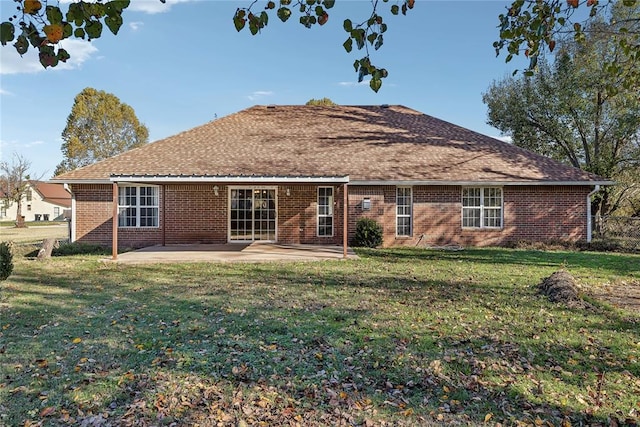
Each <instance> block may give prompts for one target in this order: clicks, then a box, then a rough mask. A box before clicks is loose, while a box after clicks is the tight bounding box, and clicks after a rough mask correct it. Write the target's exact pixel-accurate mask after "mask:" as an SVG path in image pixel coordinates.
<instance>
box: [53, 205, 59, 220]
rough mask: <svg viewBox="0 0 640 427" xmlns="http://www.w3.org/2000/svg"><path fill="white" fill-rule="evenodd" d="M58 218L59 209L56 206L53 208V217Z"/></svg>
mask: <svg viewBox="0 0 640 427" xmlns="http://www.w3.org/2000/svg"><path fill="white" fill-rule="evenodd" d="M59 216H60V208H59V207H58V206H54V207H53V217H54V218H58V217H59Z"/></svg>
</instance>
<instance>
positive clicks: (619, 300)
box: [589, 281, 640, 314]
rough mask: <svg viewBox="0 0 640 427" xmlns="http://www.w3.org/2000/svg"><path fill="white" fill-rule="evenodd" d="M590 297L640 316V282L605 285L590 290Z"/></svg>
mask: <svg viewBox="0 0 640 427" xmlns="http://www.w3.org/2000/svg"><path fill="white" fill-rule="evenodd" d="M589 295H590V296H592V297H594V298H597V299H599V300H603V301H605V302H608V303H609V304H611V305H614V306H616V307H619V308H623V309H625V310H629V311H631V312H635V313H636V314H640V281H622V282H618V283H605V284H602V285H599V286H595V287H593V288H589Z"/></svg>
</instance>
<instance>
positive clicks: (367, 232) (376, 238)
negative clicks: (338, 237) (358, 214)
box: [353, 218, 382, 248]
mask: <svg viewBox="0 0 640 427" xmlns="http://www.w3.org/2000/svg"><path fill="white" fill-rule="evenodd" d="M381 244H382V226H381V225H380V224H378V223H377V222H376V221H375V220H373V219H370V218H360V219H359V220H358V223H357V224H356V235H355V237H354V238H353V246H359V247H365V248H375V247H377V246H380V245H381Z"/></svg>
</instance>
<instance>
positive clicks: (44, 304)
mask: <svg viewBox="0 0 640 427" xmlns="http://www.w3.org/2000/svg"><path fill="white" fill-rule="evenodd" d="M359 255H360V256H361V258H360V259H359V260H349V261H333V262H312V263H264V264H205V263H200V264H181V265H146V266H119V265H114V264H103V263H101V262H100V261H99V259H100V257H98V256H68V257H58V258H54V259H52V260H50V261H47V262H38V261H31V260H26V259H24V258H22V259H17V260H16V268H15V270H14V274H13V275H12V276H11V277H10V278H9V279H8V280H7V281H4V282H0V323H1V332H0V360H2V363H0V375H1V377H0V417H1V418H0V425H40V424H39V423H41V424H42V425H101V426H103V425H171V424H172V423H176V424H174V425H204V426H208V425H217V424H219V425H238V426H240V425H274V424H275V425H282V424H285V425H289V424H291V425H340V424H342V425H390V424H391V425H416V424H420V425H425V424H428V423H431V422H434V423H450V424H454V423H458V424H464V425H467V424H481V423H485V422H486V424H487V425H497V423H501V424H502V425H518V424H520V423H522V425H526V424H530V425H583V424H588V423H603V424H606V425H610V424H609V423H610V422H612V420H615V421H616V422H620V423H624V422H627V423H631V422H637V420H638V412H639V411H640V365H639V353H640V332H639V331H640V313H638V312H636V311H630V310H628V311H624V310H620V309H617V308H614V307H613V306H610V305H608V304H606V303H602V302H600V301H599V300H597V299H593V298H588V300H589V302H590V303H591V308H588V309H575V308H574V309H570V308H566V307H563V306H561V305H557V304H552V303H550V302H548V301H547V300H546V299H545V298H544V297H543V296H541V295H538V294H537V293H536V289H535V285H536V284H537V283H538V282H540V280H541V279H542V278H543V277H546V276H549V275H550V274H551V273H552V272H554V271H556V270H558V269H560V268H565V269H566V270H568V271H569V272H570V273H571V274H573V275H574V276H575V277H576V278H577V280H578V281H579V283H580V284H581V285H582V286H584V287H585V289H586V291H587V292H590V291H589V289H592V288H597V287H600V286H603V285H607V286H610V285H615V284H616V283H626V284H627V285H628V284H632V285H633V284H635V285H633V286H640V256H638V255H617V254H602V253H587V252H561V251H556V252H541V251H525V250H506V249H481V250H480V249H478V250H464V251H460V252H437V251H428V250H420V249H394V250H370V251H360V252H359Z"/></svg>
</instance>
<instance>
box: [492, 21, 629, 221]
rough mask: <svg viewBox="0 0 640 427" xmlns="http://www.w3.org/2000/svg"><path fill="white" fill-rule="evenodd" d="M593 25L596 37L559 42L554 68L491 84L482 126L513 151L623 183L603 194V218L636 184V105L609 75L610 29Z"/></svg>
mask: <svg viewBox="0 0 640 427" xmlns="http://www.w3.org/2000/svg"><path fill="white" fill-rule="evenodd" d="M614 19H615V17H614ZM591 25H592V26H593V28H594V29H596V28H595V26H598V28H597V30H598V31H593V32H589V33H587V40H586V41H587V42H586V43H580V42H576V41H575V40H573V39H568V40H565V41H562V42H561V43H560V45H559V48H558V51H557V55H556V58H555V62H554V63H553V64H548V63H547V62H546V61H541V62H540V63H539V64H538V69H539V70H538V73H536V74H534V75H533V76H531V77H527V76H519V77H510V78H506V79H504V80H501V81H497V82H494V83H493V84H492V85H491V86H490V87H489V89H488V90H487V92H486V93H485V94H484V95H483V101H484V102H485V104H487V107H488V123H489V124H490V125H492V126H494V127H496V128H498V129H499V130H500V131H501V132H502V133H503V134H505V135H508V136H511V138H512V140H513V143H514V144H516V145H518V146H520V147H523V148H526V149H529V150H532V151H535V152H538V153H540V154H543V155H546V156H549V157H553V158H555V159H557V160H560V161H563V162H565V163H568V164H570V165H572V166H574V167H577V168H581V169H584V170H586V171H589V172H593V173H596V174H598V175H601V176H605V177H608V178H613V179H619V180H620V182H624V183H626V184H624V185H622V186H621V187H618V188H616V189H607V190H605V192H603V194H602V198H601V199H600V204H599V209H601V210H602V211H603V213H608V212H611V211H613V210H616V209H618V208H619V207H620V206H621V205H623V204H625V203H627V202H628V197H629V196H630V194H632V193H633V192H629V191H628V190H629V189H630V188H632V187H633V186H634V185H636V184H634V182H635V183H637V182H640V178H639V177H638V171H640V98H639V97H638V92H637V91H635V90H632V89H626V88H625V87H624V86H622V85H621V79H622V78H623V77H622V75H614V74H611V73H610V72H609V70H608V68H607V67H608V66H607V65H606V64H607V63H609V62H610V61H611V60H612V59H614V58H615V57H616V56H618V55H620V50H621V47H620V45H619V44H618V43H616V42H615V41H613V40H612V39H611V38H610V37H607V36H606V35H605V34H606V31H605V30H606V27H608V26H610V25H611V24H610V23H605V22H602V21H599V22H594V23H592V24H591ZM622 74H623V73H622ZM632 171H635V172H632ZM630 172H632V173H630ZM634 176H635V179H633V177H634ZM625 199H626V201H625Z"/></svg>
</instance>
